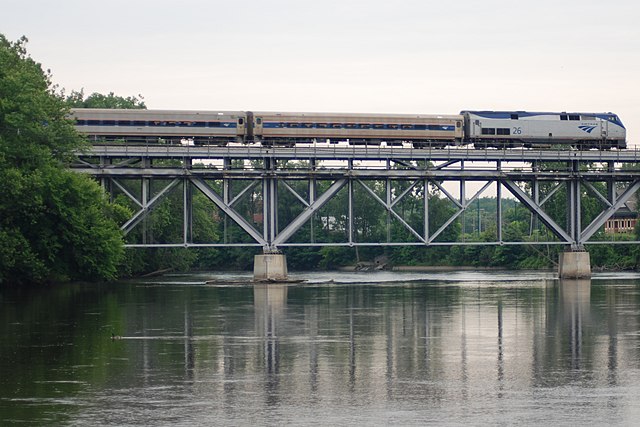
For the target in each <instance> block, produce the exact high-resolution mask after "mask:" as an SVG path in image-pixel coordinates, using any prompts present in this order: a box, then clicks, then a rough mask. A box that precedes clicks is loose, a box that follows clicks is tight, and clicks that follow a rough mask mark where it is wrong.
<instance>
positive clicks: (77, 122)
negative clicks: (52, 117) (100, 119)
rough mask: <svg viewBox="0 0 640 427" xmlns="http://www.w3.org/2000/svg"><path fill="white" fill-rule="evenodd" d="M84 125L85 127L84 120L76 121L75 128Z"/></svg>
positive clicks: (85, 122)
mask: <svg viewBox="0 0 640 427" xmlns="http://www.w3.org/2000/svg"><path fill="white" fill-rule="evenodd" d="M86 125H87V121H86V120H76V126H86Z"/></svg>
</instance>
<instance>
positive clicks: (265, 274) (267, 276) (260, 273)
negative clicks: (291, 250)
mask: <svg viewBox="0 0 640 427" xmlns="http://www.w3.org/2000/svg"><path fill="white" fill-rule="evenodd" d="M287 276H288V271H287V256H286V255H284V254H282V253H280V252H277V253H264V254H262V255H256V256H255V257H254V259H253V280H254V281H256V282H270V281H273V282H278V281H284V280H287Z"/></svg>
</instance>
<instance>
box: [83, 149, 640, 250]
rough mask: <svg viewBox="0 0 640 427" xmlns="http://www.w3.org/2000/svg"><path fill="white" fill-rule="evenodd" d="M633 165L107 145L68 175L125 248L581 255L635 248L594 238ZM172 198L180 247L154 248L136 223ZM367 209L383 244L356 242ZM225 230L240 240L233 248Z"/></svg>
mask: <svg viewBox="0 0 640 427" xmlns="http://www.w3.org/2000/svg"><path fill="white" fill-rule="evenodd" d="M639 162H640V152H637V151H632V150H621V151H610V152H603V151H584V152H583V151H551V150H545V151H536V150H473V149H411V148H401V147H389V148H384V147H374V148H372V147H362V146H360V147H357V146H356V147H352V146H339V145H334V146H306V147H300V146H296V147H293V148H280V147H260V146H236V147H233V146H229V147H215V146H205V147H194V146H169V145H167V146H162V145H149V146H122V145H113V146H95V147H92V148H91V149H89V150H87V151H85V152H83V153H80V154H79V155H78V159H77V162H75V163H74V164H73V165H72V167H73V168H74V169H75V170H77V171H78V172H80V173H86V174H90V175H92V176H93V177H95V178H96V179H98V180H100V182H101V183H102V185H103V186H104V188H105V189H107V190H108V191H109V192H110V193H111V194H112V195H116V194H120V195H122V196H125V197H126V198H127V199H128V200H129V202H130V204H131V206H132V207H133V210H134V211H135V212H134V214H133V215H132V216H131V217H130V218H129V219H128V220H127V221H126V222H125V223H124V224H123V225H122V229H123V231H124V233H125V234H129V235H133V233H134V232H135V233H137V234H136V236H137V240H136V239H132V240H130V242H129V243H128V246H130V247H230V246H259V247H262V248H263V249H264V251H265V252H273V251H277V250H279V249H280V248H283V247H288V246H373V245H375V246H399V245H419V246H443V245H517V244H527V245H528V244H554V245H565V246H567V247H570V248H571V249H573V250H582V249H583V246H584V245H585V244H587V243H596V244H602V243H637V242H635V241H632V240H628V239H627V240H624V241H621V240H619V239H616V237H615V236H613V235H612V236H608V235H604V234H603V233H602V230H603V227H604V225H605V223H606V221H607V220H608V219H610V218H611V217H612V216H613V215H614V214H615V213H616V211H618V210H619V209H620V208H622V207H623V206H625V203H627V202H628V201H630V200H631V199H632V198H633V197H634V195H635V194H636V192H637V191H638V189H640V167H635V164H636V163H639ZM177 193H181V200H182V213H183V214H182V218H180V219H175V220H178V221H181V228H182V236H181V239H180V240H179V241H171V242H166V241H156V239H154V237H153V236H152V235H151V234H150V233H149V231H148V230H147V226H146V223H147V221H148V220H149V218H150V217H151V216H152V215H153V211H154V209H155V208H157V207H158V206H160V205H161V203H163V201H164V200H166V199H167V198H168V197H169V196H170V195H173V196H172V197H174V198H175V197H176V194H177ZM196 194H200V195H203V196H204V197H206V199H207V200H208V201H209V202H210V203H211V205H212V209H213V210H215V213H212V215H215V219H216V220H217V221H219V222H220V223H223V224H224V227H223V230H224V231H223V233H222V234H221V235H220V236H219V239H218V240H217V241H202V240H198V239H197V238H194V231H193V227H194V218H193V203H194V197H195V195H196ZM198 197H202V196H198ZM480 197H493V198H495V204H496V205H495V215H494V216H493V217H492V218H491V219H490V224H487V218H486V217H485V216H483V217H482V218H481V216H480V214H481V210H480V208H479V206H478V204H477V202H478V199H479V198H480ZM515 199H517V200H518V201H519V202H520V205H521V206H524V207H525V208H526V209H527V210H528V211H529V212H530V219H531V227H530V233H529V235H528V236H527V238H526V239H525V238H519V239H513V238H511V237H510V236H507V235H505V227H508V225H509V224H508V221H509V218H507V217H506V216H505V209H507V206H506V205H508V204H509V201H510V200H515ZM559 199H560V200H561V202H559V201H558V200H559ZM443 203H444V204H445V205H446V206H447V209H446V212H447V215H445V217H442V209H440V210H438V213H437V214H436V212H435V205H438V206H440V208H441V207H442V205H443ZM511 203H512V204H513V202H511ZM552 203H553V204H555V205H556V207H557V205H558V203H562V206H564V209H565V213H564V215H562V217H558V215H557V212H556V215H555V216H554V215H553V214H551V213H549V212H548V209H547V207H548V206H549V205H550V204H552ZM584 203H589V204H591V205H593V204H594V203H595V204H597V205H598V206H600V210H599V213H598V214H597V215H595V217H588V218H587V217H585V215H584V212H583V209H582V206H583V204H584ZM283 204H284V205H283ZM407 204H411V209H410V213H409V214H408V213H407V212H408V209H407V207H406V205H407ZM294 205H295V206H294ZM365 205H366V207H363V206H365ZM374 205H375V206H376V207H375V208H374V207H371V208H369V207H370V206H374ZM363 209H366V210H369V212H363ZM374 210H375V211H377V212H379V213H382V217H383V218H382V219H380V220H379V221H382V222H383V223H386V236H370V235H367V233H366V228H367V227H366V225H363V221H362V217H363V216H364V215H365V214H371V212H370V211H374ZM283 211H287V212H288V214H289V215H283ZM556 211H557V209H556ZM212 212H213V211H212ZM292 213H293V214H292ZM436 216H437V218H436ZM471 220H473V221H476V228H477V230H478V233H477V234H478V238H469V236H468V234H465V233H464V232H463V233H458V236H459V237H458V238H457V239H456V240H455V241H452V240H450V239H449V238H448V236H449V234H448V233H447V230H451V228H452V227H462V228H463V231H464V224H465V222H467V221H471ZM483 220H484V224H482V221H483ZM483 226H484V228H485V229H487V228H490V229H491V230H493V232H492V233H491V234H490V235H489V238H488V237H487V234H486V233H485V234H484V235H483V237H482V238H480V230H481V229H482V228H483ZM231 228H233V229H234V230H236V231H237V230H240V231H241V234H243V237H241V238H239V239H238V238H236V239H235V240H234V239H233V236H232V235H231V234H233V233H230V232H228V231H227V230H229V229H231ZM397 230H402V232H400V233H398V232H397ZM328 234H332V236H333V237H331V238H329V237H327V236H328ZM236 235H237V234H236ZM336 235H339V236H341V237H342V238H341V239H336V237H335V236H336ZM398 236H400V237H398ZM460 236H461V237H460ZM465 236H466V237H465ZM594 236H597V238H594Z"/></svg>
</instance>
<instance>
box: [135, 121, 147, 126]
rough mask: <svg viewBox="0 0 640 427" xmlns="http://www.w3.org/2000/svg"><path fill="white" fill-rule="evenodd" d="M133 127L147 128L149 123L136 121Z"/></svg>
mask: <svg viewBox="0 0 640 427" xmlns="http://www.w3.org/2000/svg"><path fill="white" fill-rule="evenodd" d="M133 125H134V126H146V125H147V122H145V121H142V120H134V121H133Z"/></svg>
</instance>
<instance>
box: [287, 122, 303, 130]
mask: <svg viewBox="0 0 640 427" xmlns="http://www.w3.org/2000/svg"><path fill="white" fill-rule="evenodd" d="M287 127H288V128H294V129H295V128H299V127H300V123H287Z"/></svg>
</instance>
